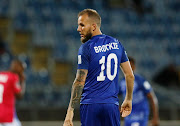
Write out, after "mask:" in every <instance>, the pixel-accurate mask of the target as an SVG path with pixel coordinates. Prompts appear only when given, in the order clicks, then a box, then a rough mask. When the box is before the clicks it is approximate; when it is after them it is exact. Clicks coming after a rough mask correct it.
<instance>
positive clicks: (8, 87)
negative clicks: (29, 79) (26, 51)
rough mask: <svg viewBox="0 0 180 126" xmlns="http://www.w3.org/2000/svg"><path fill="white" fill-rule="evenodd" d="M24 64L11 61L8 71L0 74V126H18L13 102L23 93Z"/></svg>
mask: <svg viewBox="0 0 180 126" xmlns="http://www.w3.org/2000/svg"><path fill="white" fill-rule="evenodd" d="M24 68H25V66H24V64H23V63H22V62H21V61H19V60H17V59H16V60H13V61H12V63H11V66H10V70H9V71H4V72H0V126H20V125H21V124H20V122H19V121H18V119H17V117H16V116H15V115H16V112H15V100H16V98H17V99H21V98H22V96H23V95H24V92H25V83H24V81H25V76H24Z"/></svg>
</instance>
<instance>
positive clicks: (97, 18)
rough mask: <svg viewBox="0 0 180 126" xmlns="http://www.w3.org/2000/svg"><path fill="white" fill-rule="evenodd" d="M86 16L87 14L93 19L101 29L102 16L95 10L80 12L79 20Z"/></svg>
mask: <svg viewBox="0 0 180 126" xmlns="http://www.w3.org/2000/svg"><path fill="white" fill-rule="evenodd" d="M84 14H87V15H88V17H90V18H93V20H94V21H95V22H96V24H97V26H98V27H101V16H100V15H99V14H98V12H97V11H96V10H93V9H84V10H83V11H81V12H79V14H78V18H79V17H80V16H82V15H84Z"/></svg>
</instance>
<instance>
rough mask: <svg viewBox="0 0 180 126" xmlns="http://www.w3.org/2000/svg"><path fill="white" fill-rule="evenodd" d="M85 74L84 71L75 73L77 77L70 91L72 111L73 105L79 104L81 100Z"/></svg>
mask: <svg viewBox="0 0 180 126" xmlns="http://www.w3.org/2000/svg"><path fill="white" fill-rule="evenodd" d="M86 75H87V73H86V72H85V71H84V70H81V69H80V70H78V71H77V76H76V79H75V81H74V84H73V86H72V91H71V95H72V96H71V100H70V107H71V108H72V109H74V108H75V105H76V104H77V103H78V102H79V100H80V98H81V94H82V91H83V88H84V83H85V79H86Z"/></svg>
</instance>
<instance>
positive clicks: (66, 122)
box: [63, 120, 73, 126]
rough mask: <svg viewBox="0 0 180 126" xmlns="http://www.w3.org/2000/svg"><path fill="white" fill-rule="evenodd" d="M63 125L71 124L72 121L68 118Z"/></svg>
mask: <svg viewBox="0 0 180 126" xmlns="http://www.w3.org/2000/svg"><path fill="white" fill-rule="evenodd" d="M63 126H73V123H72V121H70V120H66V121H65V122H64V124H63Z"/></svg>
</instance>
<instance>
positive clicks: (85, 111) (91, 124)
mask: <svg viewBox="0 0 180 126" xmlns="http://www.w3.org/2000/svg"><path fill="white" fill-rule="evenodd" d="M80 115H81V126H120V112H119V106H118V105H115V104H81V105H80Z"/></svg>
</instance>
